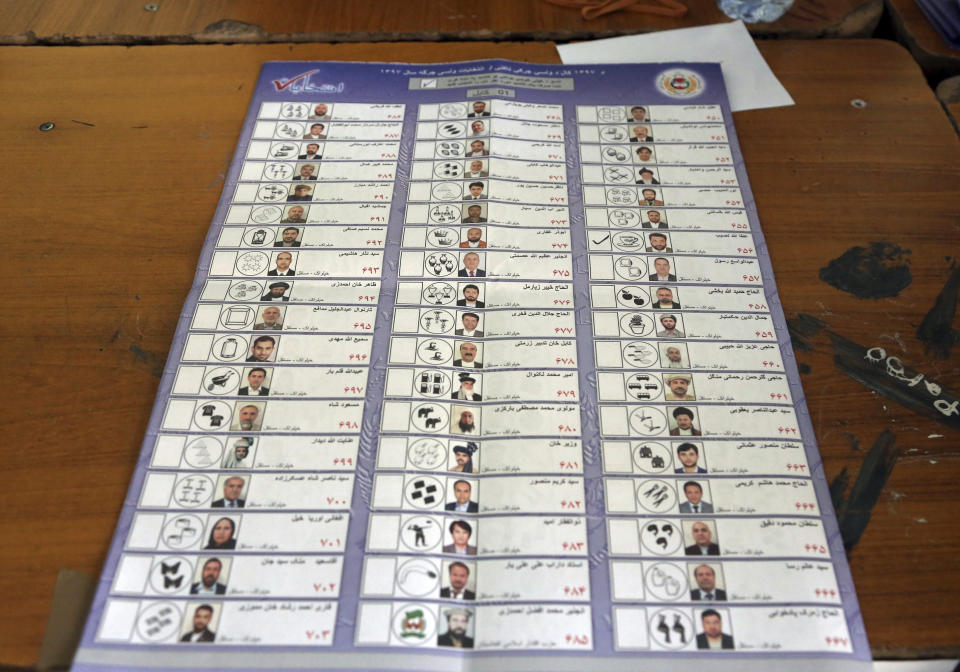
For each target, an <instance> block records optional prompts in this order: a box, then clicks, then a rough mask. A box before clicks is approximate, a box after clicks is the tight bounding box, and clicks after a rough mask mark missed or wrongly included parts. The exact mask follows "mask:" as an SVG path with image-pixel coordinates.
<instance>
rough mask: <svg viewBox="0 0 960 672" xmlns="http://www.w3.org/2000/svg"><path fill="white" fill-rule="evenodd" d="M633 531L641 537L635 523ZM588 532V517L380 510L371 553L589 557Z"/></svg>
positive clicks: (370, 533)
mask: <svg viewBox="0 0 960 672" xmlns="http://www.w3.org/2000/svg"><path fill="white" fill-rule="evenodd" d="M458 521H459V522H458ZM631 522H632V521H631ZM632 529H633V535H634V537H635V536H636V526H635V523H634V527H633V528H632ZM454 531H456V532H457V536H456V537H454V535H453V533H454ZM586 534H587V531H586V519H585V518H583V517H557V516H493V517H484V518H479V519H478V518H474V517H473V516H469V515H461V514H459V513H455V512H453V513H446V515H440V514H436V513H406V512H405V513H402V514H396V513H379V512H378V513H372V514H371V515H370V520H369V522H368V528H367V550H368V551H372V552H397V551H399V552H401V553H427V554H433V555H438V554H443V555H449V556H451V557H455V558H459V559H461V560H466V559H469V557H470V556H476V555H479V556H485V555H486V556H496V555H505V556H516V555H523V556H528V555H550V556H563V557H585V556H586V555H587V541H586ZM458 549H459V551H458Z"/></svg>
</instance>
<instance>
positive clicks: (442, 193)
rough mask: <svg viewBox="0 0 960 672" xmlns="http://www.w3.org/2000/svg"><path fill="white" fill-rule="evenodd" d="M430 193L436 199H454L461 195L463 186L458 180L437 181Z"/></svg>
mask: <svg viewBox="0 0 960 672" xmlns="http://www.w3.org/2000/svg"><path fill="white" fill-rule="evenodd" d="M430 194H431V195H432V196H433V199H434V200H437V201H456V200H458V199H459V198H460V197H461V196H463V187H462V186H461V185H460V183H459V182H437V183H436V184H434V185H433V188H432V189H431V190H430Z"/></svg>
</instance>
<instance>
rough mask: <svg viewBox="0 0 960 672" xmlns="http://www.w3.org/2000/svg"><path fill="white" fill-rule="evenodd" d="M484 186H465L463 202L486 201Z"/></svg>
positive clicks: (481, 184)
mask: <svg viewBox="0 0 960 672" xmlns="http://www.w3.org/2000/svg"><path fill="white" fill-rule="evenodd" d="M473 123H475V124H482V123H483V122H482V121H475V122H473ZM485 188H486V185H485V184H484V183H483V182H471V183H470V184H468V185H467V192H466V193H465V194H464V196H463V200H465V201H482V200H486V198H487V194H486V192H485V191H484V189H485Z"/></svg>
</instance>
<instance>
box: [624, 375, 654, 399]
mask: <svg viewBox="0 0 960 672" xmlns="http://www.w3.org/2000/svg"><path fill="white" fill-rule="evenodd" d="M625 389H626V391H627V396H628V397H630V398H631V399H636V400H637V401H651V400H653V399H657V398H659V397H660V394H661V393H662V392H663V383H661V382H660V376H657V375H654V374H650V373H634V374H632V375H629V376H627V378H626V381H625Z"/></svg>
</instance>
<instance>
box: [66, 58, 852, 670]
mask: <svg viewBox="0 0 960 672" xmlns="http://www.w3.org/2000/svg"><path fill="white" fill-rule="evenodd" d="M671 67H682V68H683V69H684V70H687V71H692V72H694V73H696V75H698V76H699V77H700V78H701V80H702V82H703V83H704V84H705V86H703V87H702V90H701V91H700V92H699V94H698V95H696V97H690V98H688V99H682V98H676V97H671V96H670V95H668V94H667V93H665V92H664V91H663V90H662V89H660V88H658V86H657V85H656V80H657V75H658V74H660V73H662V72H663V71H665V70H668V69H670V68H671ZM488 73H494V74H497V75H502V76H504V77H511V76H517V77H538V78H544V79H560V78H570V79H572V80H573V83H574V89H573V93H574V94H575V95H574V96H573V98H574V100H571V97H572V96H571V94H570V92H564V91H551V90H542V89H534V88H526V87H524V86H522V85H511V84H496V85H491V86H489V87H484V86H479V87H476V86H470V87H467V86H463V87H459V88H440V89H430V88H419V89H416V90H411V89H410V81H411V78H430V79H433V78H443V77H452V76H468V75H479V74H488ZM468 88H471V89H473V88H491V89H497V88H510V89H513V90H514V91H516V95H517V98H516V100H517V101H518V102H528V103H547V104H555V105H562V106H563V117H564V119H563V128H564V132H565V149H566V156H567V174H568V185H567V186H568V189H569V192H568V193H569V201H568V204H569V212H570V233H571V241H572V261H573V267H574V277H573V278H572V283H573V288H574V295H575V303H574V307H575V318H576V338H577V353H578V367H579V379H580V389H581V430H582V432H581V436H582V443H583V451H584V477H585V488H586V502H587V510H586V514H587V523H588V550H589V554H590V557H589V561H590V575H591V589H592V590H591V594H592V600H591V603H590V606H591V608H592V617H593V622H594V640H595V641H594V643H593V650H592V652H583V653H580V652H569V651H563V652H560V651H551V652H539V651H538V652H531V651H482V652H481V651H474V652H471V653H470V654H469V655H468V656H465V655H462V654H461V653H459V652H456V651H450V650H442V649H440V650H423V651H421V650H409V649H401V648H388V647H379V648H378V647H355V646H354V645H353V641H354V625H355V619H356V613H357V608H358V603H359V599H358V595H359V583H360V572H361V568H362V564H363V557H364V552H363V550H364V545H365V535H366V522H367V518H368V516H369V506H368V505H369V496H370V492H371V489H372V479H373V473H374V465H375V455H376V444H377V439H378V428H379V419H380V409H381V406H382V402H383V395H382V391H383V386H384V378H385V373H386V356H387V348H386V346H387V345H388V344H389V338H390V332H391V323H392V319H391V318H392V313H393V309H394V308H393V306H394V298H395V292H396V286H397V281H398V278H397V272H396V270H397V264H398V260H399V248H400V240H401V233H402V228H403V218H404V213H405V205H404V199H403V194H405V192H406V188H407V181H408V178H409V172H410V168H411V166H412V148H413V143H414V140H415V139H414V135H415V133H414V129H415V125H416V121H417V111H418V105H419V104H424V103H438V102H446V101H452V100H467V99H468V96H467V89H468ZM473 97H481V96H473ZM482 97H483V98H486V99H489V98H500V97H502V96H498V95H497V94H496V93H491V94H488V95H486V96H482ZM270 101H278V102H329V103H334V104H335V103H337V102H341V101H342V102H351V103H369V104H385V103H404V104H406V110H405V113H404V115H405V116H404V120H403V134H402V136H401V140H400V143H401V144H400V155H399V159H398V172H397V175H396V182H395V185H394V194H393V201H392V202H391V206H390V218H389V222H388V229H387V236H386V245H385V249H384V261H383V265H382V266H383V269H384V271H383V275H382V276H381V278H380V281H381V294H380V298H379V302H378V306H377V321H376V324H375V327H374V330H373V350H372V353H371V360H370V371H369V380H368V394H367V397H366V399H365V406H364V416H363V423H362V427H361V433H360V452H359V456H358V464H357V468H356V471H355V473H356V484H355V490H354V499H353V501H354V507H353V509H352V510H351V512H350V527H349V531H348V535H347V543H346V546H345V551H344V575H343V578H342V581H341V591H340V598H339V606H338V613H337V629H336V632H335V635H334V642H333V645H332V646H329V647H299V646H263V647H232V646H231V647H229V648H219V647H217V646H215V645H214V646H202V645H201V646H199V647H198V646H197V645H193V646H194V647H196V648H191V649H189V651H188V650H185V649H184V648H183V647H178V646H171V645H152V646H146V645H139V644H138V645H134V644H114V643H103V642H100V643H98V642H96V641H95V637H96V633H97V631H98V628H99V625H100V620H101V616H102V615H103V611H104V608H105V605H106V601H107V597H108V594H109V589H110V586H111V584H112V582H113V578H114V574H115V572H116V570H117V567H118V564H119V561H120V557H121V553H122V550H123V546H124V542H125V540H126V537H127V534H128V532H129V529H130V527H131V525H132V522H133V518H134V513H135V510H136V504H137V501H138V499H139V496H140V491H141V488H142V486H143V483H144V479H145V477H146V474H147V468H148V465H149V462H150V459H151V456H152V453H153V449H154V444H155V441H156V438H157V434H158V432H159V430H160V423H161V421H162V418H163V415H164V411H165V409H166V405H167V401H168V397H169V394H170V391H171V388H172V385H173V381H174V377H175V375H176V372H177V367H178V366H179V364H180V356H181V353H182V351H183V347H184V344H185V341H186V338H187V335H188V333H189V326H190V322H191V320H192V318H193V311H194V309H195V308H196V306H197V303H198V300H199V296H200V292H201V290H202V288H203V285H204V282H205V280H206V279H207V271H208V269H209V265H210V262H211V258H212V255H213V252H214V248H215V245H216V241H217V239H218V236H219V234H220V232H221V229H222V228H223V222H224V219H225V217H226V214H227V211H228V209H229V207H230V198H231V195H232V194H233V192H234V189H235V187H236V185H237V182H238V180H239V176H240V171H241V168H242V165H243V161H244V159H245V154H246V150H247V146H248V143H249V142H250V140H251V137H252V135H253V127H254V123H255V121H256V119H257V116H258V114H259V110H260V106H261V104H262V103H264V102H270ZM618 103H620V104H624V105H628V104H645V105H658V104H662V105H677V104H684V103H686V104H690V105H701V104H714V105H719V106H720V107H721V109H722V111H723V118H724V124H725V126H726V131H727V137H728V138H729V145H730V149H731V152H732V155H733V158H734V168H735V170H736V173H737V177H738V181H739V188H740V190H741V192H742V195H743V202H744V207H745V208H746V211H747V213H748V218H749V221H750V228H751V233H752V235H753V239H754V243H755V249H756V251H757V258H758V261H759V264H760V268H761V271H762V276H763V280H764V292H765V296H766V299H767V305H768V306H769V309H770V313H771V317H772V319H773V322H774V325H775V330H776V334H777V343H778V345H779V347H780V350H781V356H782V357H783V362H784V368H785V371H786V376H787V380H788V383H789V387H790V392H791V394H792V395H793V400H794V401H793V405H794V409H795V412H796V414H797V417H798V421H799V423H800V430H801V437H802V440H803V445H804V449H805V451H806V455H807V459H808V462H809V465H810V473H811V476H812V478H813V484H814V488H815V492H816V495H817V501H818V504H819V506H820V510H821V516H820V519H821V520H822V522H823V525H824V530H825V533H826V537H827V540H828V544H829V548H830V554H831V560H830V561H831V563H832V564H833V566H834V569H835V572H836V578H837V582H838V585H839V587H840V593H841V595H842V603H843V606H842V608H843V610H844V613H845V616H846V620H847V625H848V630H849V634H850V637H851V641H852V646H853V653H852V654H850V653H843V654H840V653H827V652H813V653H802V654H801V653H785V654H778V655H777V656H775V657H769V658H768V657H766V656H764V655H763V654H756V653H745V652H741V651H732V652H724V653H723V655H722V658H731V659H735V660H731V661H729V662H730V663H731V664H732V663H736V665H737V666H738V668H739V669H753V668H752V665H751V663H750V661H751V660H752V661H755V662H758V663H759V662H761V661H762V660H766V661H767V663H768V664H774V660H789V659H804V660H808V661H820V663H818V664H819V665H820V667H819V669H834V665H833V663H832V662H831V660H832V661H835V662H836V663H837V665H839V664H840V661H842V660H848V661H869V660H870V651H869V646H868V642H867V638H866V633H865V630H864V628H863V624H862V619H861V615H860V611H859V606H858V604H857V600H856V595H855V592H854V588H853V581H852V578H851V575H850V570H849V566H848V565H847V562H846V558H845V555H844V549H843V542H842V539H841V537H840V532H839V527H838V525H837V521H836V517H835V513H834V511H833V507H832V504H831V499H830V496H829V492H828V486H827V482H826V477H825V474H824V470H823V464H822V460H821V459H820V455H819V452H818V450H817V447H816V443H815V439H814V433H813V426H812V423H811V420H810V416H809V413H808V411H807V408H806V401H805V397H804V395H803V389H802V386H801V383H800V377H799V372H798V370H797V365H796V361H795V358H794V355H793V351H792V347H791V343H790V337H789V334H788V331H787V325H786V320H785V317H784V314H783V309H782V306H781V304H780V300H779V296H778V294H777V291H776V285H775V283H774V278H773V269H772V266H771V263H770V257H769V254H768V251H767V246H766V242H765V240H764V237H763V234H762V232H761V229H760V223H759V220H758V217H757V211H756V207H755V203H754V199H753V194H752V192H751V190H750V186H749V183H748V180H747V173H746V167H745V165H744V160H743V154H742V152H741V150H740V146H739V142H738V140H737V136H736V132H735V130H734V126H733V120H732V114H731V111H730V107H729V104H728V102H727V99H726V92H725V88H724V85H723V79H722V75H721V72H720V67H719V65H717V64H713V63H684V64H682V65H676V66H673V65H671V64H642V65H591V66H576V65H571V66H550V65H538V64H527V63H517V62H511V61H504V60H488V61H473V62H467V63H455V64H439V65H414V64H398V63H393V64H391V63H339V62H325V63H317V62H294V61H291V62H270V63H266V64H264V66H263V69H262V70H261V74H260V79H259V81H258V83H257V86H256V89H255V92H254V96H253V100H252V102H251V105H250V109H249V110H248V112H247V116H246V119H245V121H244V124H243V129H242V132H241V135H240V138H239V141H238V144H237V149H236V151H235V153H234V157H233V161H232V162H231V166H230V169H229V171H228V173H227V176H226V180H225V182H224V188H223V192H222V195H221V201H220V203H219V205H218V206H217V210H216V213H215V215H214V218H213V223H212V225H211V227H210V231H209V233H208V234H207V236H206V239H205V241H204V246H203V250H202V252H201V254H200V259H199V262H198V265H197V273H196V276H195V278H194V283H193V286H192V287H191V289H190V292H189V294H188V296H187V299H186V302H185V304H184V308H183V310H182V311H181V315H180V320H179V322H178V324H177V329H176V333H175V335H174V339H173V343H172V346H171V349H170V353H169V355H168V358H167V362H166V366H165V368H164V373H163V375H162V378H161V381H160V384H159V387H158V390H157V397H156V401H155V403H154V407H153V412H152V414H151V417H150V421H149V424H148V427H147V431H146V436H145V438H144V442H143V444H142V448H141V453H140V457H139V459H138V461H137V466H136V470H135V472H134V474H133V477H132V479H131V483H130V488H129V490H128V492H127V495H126V497H125V500H124V504H123V509H122V511H121V514H120V518H119V521H118V523H117V528H116V531H115V533H114V537H113V541H112V543H111V545H110V549H109V552H108V554H107V558H106V562H105V564H104V569H103V573H102V575H101V577H100V580H99V583H98V587H97V592H96V596H95V598H94V601H93V605H92V607H91V611H90V615H89V618H88V621H87V624H86V627H85V629H84V633H83V637H82V640H81V647H80V652H79V653H78V657H77V661H76V662H75V663H74V667H73V669H74V670H78V671H87V670H89V671H94V670H108V669H110V670H113V669H125V670H134V669H150V670H158V669H171V670H174V669H176V670H184V669H206V670H209V669H215V667H216V666H215V665H212V664H210V663H209V661H211V660H221V658H223V659H226V658H230V659H231V660H234V661H236V660H238V659H240V658H242V656H244V655H245V653H249V654H253V653H256V652H260V653H264V654H266V653H271V652H272V653H273V654H275V655H276V659H275V662H272V663H270V664H268V665H265V666H264V667H265V668H270V669H278V668H279V667H281V666H282V665H283V661H284V657H285V654H289V655H291V656H293V655H294V653H295V652H303V653H304V655H306V652H310V653H309V655H311V656H313V657H314V660H315V661H316V662H315V663H312V664H311V665H307V666H305V665H298V664H296V663H295V662H294V661H293V660H292V659H291V661H290V667H291V669H309V667H310V666H313V667H314V668H315V669H317V668H322V669H338V668H341V663H342V665H343V667H342V668H341V669H362V668H363V667H366V666H367V664H366V663H363V662H361V661H364V660H366V658H364V656H367V657H368V658H369V660H370V661H373V660H375V659H376V660H377V661H378V663H376V664H374V663H373V662H371V663H369V665H370V667H371V668H373V669H379V670H388V669H397V670H400V669H418V668H417V667H416V666H414V667H410V666H409V665H407V664H403V663H401V662H399V661H400V660H401V659H405V658H408V657H409V658H410V659H411V660H412V659H414V658H415V659H418V660H421V661H422V660H425V659H434V660H437V661H440V662H441V663H442V662H444V661H446V663H447V664H448V665H449V664H453V660H452V659H457V660H460V661H462V663H461V664H462V665H463V666H469V669H476V670H480V669H493V668H490V667H489V664H484V663H483V661H484V660H486V661H490V659H492V658H498V657H499V658H504V659H514V660H517V661H519V660H521V659H522V660H528V659H531V658H536V659H539V660H542V661H544V669H554V670H559V669H566V668H565V666H564V665H563V664H562V661H563V659H564V658H569V659H571V661H570V662H572V661H579V663H578V664H579V665H580V668H579V669H583V666H586V667H587V668H589V667H590V665H591V662H593V663H594V664H597V663H599V662H600V661H605V662H604V664H606V663H607V662H610V669H621V667H620V664H621V663H625V662H629V661H631V660H632V661H634V663H639V662H640V661H643V660H649V661H653V660H657V661H661V662H662V661H666V660H670V661H675V662H676V663H677V669H681V666H683V663H691V664H692V663H695V662H699V663H704V662H706V661H707V660H709V661H710V664H713V661H714V660H715V658H712V657H711V658H709V659H708V658H705V656H706V655H709V654H704V653H697V652H678V653H671V654H669V655H663V654H659V653H654V652H650V653H637V652H630V653H626V652H616V651H614V649H613V640H612V635H613V624H612V602H611V597H610V590H609V588H610V585H609V575H608V572H609V569H608V563H607V553H606V529H605V525H604V521H605V519H606V516H605V514H604V501H603V482H602V476H603V474H602V460H601V458H600V443H601V437H600V432H599V423H598V404H597V401H596V399H597V397H596V370H595V367H594V366H593V339H592V336H591V312H590V305H591V304H590V294H589V284H588V276H587V271H588V263H587V261H588V253H587V241H586V237H585V232H586V225H585V213H584V207H583V202H582V193H583V190H582V185H581V183H580V182H581V180H580V173H579V166H580V161H579V158H574V156H575V155H576V156H579V134H578V132H577V116H576V107H577V105H615V104H618ZM651 121H656V120H655V119H653V120H651ZM291 601H293V600H291ZM568 604H571V606H572V604H573V603H568ZM124 652H127V654H124ZM138 652H141V653H147V654H148V655H149V656H150V657H151V658H152V659H153V660H151V661H150V662H146V661H144V660H143V659H141V658H138V657H137V655H135V654H137V653H138ZM337 654H340V656H341V658H340V659H339V660H338V658H337ZM124 655H128V656H129V658H128V659H124V658H123V656H124ZM118 656H119V658H118ZM386 656H389V657H386ZM719 657H720V656H718V658H719ZM201 659H202V660H203V661H204V662H200V660H201ZM348 659H349V660H351V661H353V662H349V663H348V662H347V660H348ZM98 661H100V662H98ZM321 661H322V662H321ZM388 661H395V665H396V666H395V667H393V666H392V665H393V664H394V663H390V662H388ZM468 661H475V662H476V664H477V666H476V667H474V666H473V664H472V663H470V662H468ZM613 661H616V665H614V664H613ZM798 662H799V660H798ZM255 664H256V663H252V662H251V663H250V664H249V665H239V666H238V667H243V668H244V669H254V668H253V665H255ZM138 665H142V667H138ZM419 669H432V667H431V666H428V665H426V664H423V665H422V667H421V668H419ZM438 669H442V668H438ZM448 669H449V668H448ZM504 669H505V668H504ZM623 669H626V668H623ZM731 669H733V668H732V667H731ZM757 669H761V668H757ZM810 669H816V668H814V667H811V668H810ZM836 669H840V668H839V667H837V668H836Z"/></svg>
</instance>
